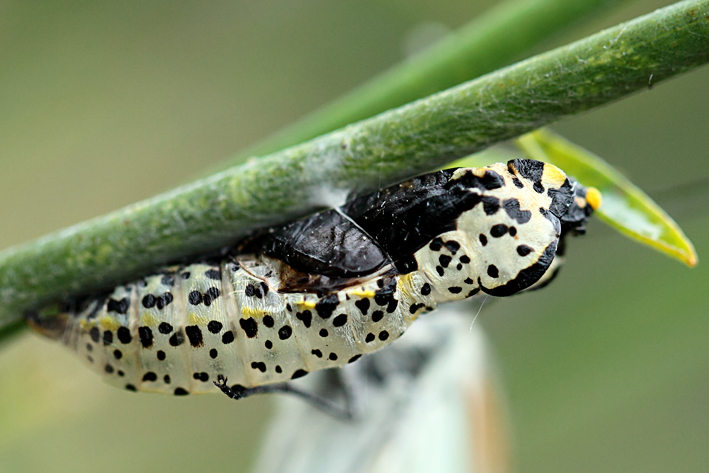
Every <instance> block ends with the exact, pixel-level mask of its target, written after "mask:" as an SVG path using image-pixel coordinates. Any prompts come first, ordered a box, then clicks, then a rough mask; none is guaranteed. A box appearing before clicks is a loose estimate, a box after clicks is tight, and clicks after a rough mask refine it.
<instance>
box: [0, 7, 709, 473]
mask: <svg viewBox="0 0 709 473" xmlns="http://www.w3.org/2000/svg"><path fill="white" fill-rule="evenodd" d="M664 4H666V3H662V2H658V3H653V2H636V3H632V4H630V6H628V7H626V8H625V9H623V10H615V11H614V12H613V13H612V14H611V15H599V16H598V18H596V19H591V20H590V21H587V22H586V23H585V24H584V25H582V26H581V25H579V26H576V27H575V28H573V29H570V30H566V32H565V33H564V34H563V35H559V36H557V37H556V38H554V40H553V41H551V40H549V41H548V42H547V43H546V44H544V45H542V46H539V48H540V50H541V49H547V48H548V47H551V46H555V45H559V44H565V43H568V42H569V41H570V40H572V39H577V38H580V37H583V36H585V35H587V34H589V33H592V32H594V31H596V30H598V29H600V28H602V27H604V26H610V25H612V24H615V23H617V22H619V21H621V20H625V19H629V18H632V17H634V16H637V15H639V14H642V13H645V12H647V11H650V10H651V9H652V8H654V7H659V6H662V5H664ZM488 6H489V5H488V4H487V3H484V2H480V3H476V4H470V3H465V2H457V1H446V2H435V3H425V2H421V3H416V4H412V3H410V2H409V3H400V2H396V1H384V2H365V3H361V2H360V3H357V4H356V5H355V4H344V5H332V4H329V3H326V2H319V1H315V2H306V3H297V4H292V3H288V2H280V1H274V2H267V3H260V4H259V5H258V7H256V6H254V5H249V4H246V3H242V2H213V3H211V4H210V5H208V6H203V5H201V6H199V7H198V6H196V5H192V4H188V3H186V2H185V3H175V2H173V3H171V4H170V5H157V4H155V5H152V4H144V3H142V2H135V3H133V4H130V3H122V4H121V5H120V6H118V5H98V4H95V5H94V4H90V3H86V2H73V3H70V4H62V5H61V6H60V5H55V4H54V3H51V2H44V3H40V4H37V3H35V4H33V5H31V6H30V5H25V4H21V3H19V2H17V3H7V4H6V5H5V6H4V7H2V8H3V15H2V17H3V20H2V21H3V28H2V31H3V32H4V33H3V37H4V41H3V46H2V47H0V57H1V58H2V61H3V64H4V67H3V73H2V74H0V97H2V103H3V107H2V110H3V111H4V113H3V114H2V115H1V116H0V117H1V118H0V130H1V131H0V136H3V140H2V143H0V160H2V165H1V166H2V170H3V173H1V174H0V192H1V193H3V194H2V200H1V201H2V202H3V203H5V205H4V206H3V210H2V212H4V214H3V219H2V221H3V222H5V223H6V224H5V225H4V226H3V232H2V234H1V235H0V247H6V246H9V245H12V244H15V243H20V242H22V241H25V240H28V239H31V238H33V237H36V236H39V235H41V234H44V233H46V232H48V231H51V230H54V229H57V228H61V227H64V226H66V225H68V224H71V223H74V222H77V221H80V220H83V219H86V218H88V217H91V216H94V215H100V214H103V213H105V212H108V211H110V210H113V209H115V208H118V207H120V206H122V205H125V204H128V203H130V202H134V201H136V200H139V199H142V198H145V197H148V196H150V195H153V194H155V193H157V192H160V191H163V190H165V189H168V188H170V187H172V186H174V185H175V184H177V183H179V182H183V181H186V180H189V179H190V178H191V177H193V176H195V175H198V174H203V173H204V172H206V170H207V169H208V168H209V167H211V166H212V165H214V164H216V163H218V162H219V161H220V159H221V158H222V157H223V156H225V155H227V154H229V153H231V152H232V151H233V150H235V149H240V148H243V147H244V146H245V145H249V144H252V143H254V142H256V141H258V139H259V138H261V137H263V136H265V135H267V134H269V133H271V132H273V131H275V130H276V129H278V128H280V127H281V126H282V125H285V124H287V123H290V122H292V121H293V120H294V119H296V118H297V117H299V116H300V115H302V114H304V113H306V112H308V111H310V110H312V109H314V108H316V106H317V105H319V104H323V103H325V102H327V101H329V100H331V99H333V98H335V97H337V96H339V95H340V94H342V93H343V92H346V91H347V90H349V89H351V88H352V87H353V86H355V85H357V84H359V83H361V82H363V81H365V80H366V79H367V78H368V77H370V76H372V75H374V74H376V73H377V72H379V71H381V70H383V69H384V68H386V67H387V66H389V65H391V64H394V63H396V62H398V61H399V60H400V59H401V58H402V57H403V55H404V54H406V51H409V50H410V48H411V43H412V40H410V38H412V37H415V36H417V34H418V33H416V32H417V31H419V32H420V31H424V29H423V28H422V26H421V25H430V24H432V22H434V23H435V24H437V25H443V26H445V27H448V28H450V29H451V30H453V29H455V28H457V27H458V26H460V25H462V24H463V23H464V22H465V20H466V19H468V18H472V17H473V16H475V15H476V14H478V13H479V12H481V11H482V10H484V9H485V8H486V7H488ZM439 29H440V28H439ZM427 34H429V33H427ZM421 36H423V35H421ZM433 36H435V35H432V37H433ZM419 37H420V36H419ZM706 74H707V70H706V69H703V70H700V71H697V72H695V73H693V74H691V75H688V76H685V77H681V78H678V79H675V80H674V81H672V82H670V83H668V84H665V85H662V86H661V87H659V88H657V89H654V90H653V91H652V92H650V93H644V94H641V95H638V96H636V97H633V98H631V99H629V100H625V101H623V102H621V103H618V104H615V105H613V106H612V107H607V108H605V109H602V110H596V111H594V112H592V113H589V114H586V115H584V116H581V117H577V118H574V119H573V120H569V121H567V122H564V123H561V124H558V125H556V126H555V129H556V130H558V131H560V132H561V133H562V134H563V135H564V136H567V137H569V138H571V139H572V140H573V141H575V142H579V143H583V144H584V145H585V146H586V147H588V148H589V149H593V150H594V151H595V152H596V153H598V154H599V155H602V156H604V157H606V158H607V159H608V160H609V161H611V162H612V163H614V164H615V165H616V166H618V167H620V168H621V169H623V170H624V171H625V172H626V174H628V175H629V176H630V177H631V178H632V180H633V181H634V182H636V183H638V184H639V185H640V187H642V188H644V189H647V190H650V191H652V190H655V189H667V188H671V187H673V186H678V185H683V184H686V183H687V182H690V181H695V180H696V179H697V177H702V176H709V169H708V168H709V164H708V163H707V161H706V160H705V159H702V158H703V157H704V156H703V155H704V153H705V150H706V149H707V144H708V143H707V140H709V136H707V134H706V130H705V128H706V126H705V125H706V123H707V120H706V119H707V110H709V107H707V101H709V96H707V95H706V94H705V93H704V89H705V88H704V87H702V86H703V85H704V84H706V79H707V77H706ZM196 157H199V159H196ZM650 193H651V194H652V192H650ZM87 196H91V198H90V199H87V198H86V197H87ZM688 200H689V203H688V204H687V205H685V206H683V209H688V210H685V212H684V213H679V214H677V215H676V216H677V218H678V219H679V220H680V223H681V224H682V226H683V227H684V228H685V230H686V231H687V233H688V234H689V236H690V237H691V238H692V240H693V241H694V242H695V244H696V245H697V248H698V251H699V253H700V254H702V252H703V249H704V248H706V247H707V244H708V243H707V240H706V234H707V232H706V230H707V224H709V216H707V214H706V212H705V211H704V209H703V208H702V206H701V205H696V203H697V202H696V201H697V198H696V197H693V196H689V199H688ZM589 234H590V235H589V236H591V235H594V234H595V235H596V237H595V238H586V239H584V240H586V241H575V242H574V247H573V249H572V252H571V254H570V257H569V262H568V263H567V268H565V270H564V272H563V273H562V277H561V278H560V280H559V281H558V282H556V283H555V284H554V285H552V286H551V287H550V288H549V289H547V290H545V291H542V292H540V293H537V294H533V295H529V296H525V297H524V298H522V299H516V300H512V301H505V302H504V303H499V304H496V305H495V306H494V307H491V308H489V309H487V308H485V309H483V312H482V313H481V315H480V320H479V321H478V322H479V323H482V324H483V325H484V326H485V328H486V329H487V332H488V333H489V336H490V337H491V339H492V341H493V346H494V347H495V350H496V352H497V355H498V358H499V360H500V367H501V372H502V373H503V377H504V379H505V384H506V387H507V389H508V392H509V399H510V409H511V418H512V425H513V426H514V429H515V432H514V438H515V447H516V448H515V451H516V464H517V465H518V466H519V468H520V470H521V471H545V472H548V471H598V470H603V471H624V472H628V471H644V472H645V471H667V470H671V471H697V470H701V466H702V465H706V464H709V460H708V459H707V452H708V451H709V449H707V448H706V447H707V446H709V434H708V433H707V430H706V428H705V426H706V425H707V421H708V420H709V409H708V408H707V407H706V406H705V403H704V402H703V400H704V399H705V398H706V393H707V387H708V386H707V376H706V366H707V363H706V362H707V361H709V360H708V358H709V350H707V349H706V347H705V345H706V343H705V341H706V334H707V329H709V322H707V321H706V309H705V308H704V301H703V300H702V295H703V293H704V292H705V291H703V288H704V287H706V283H707V281H708V280H709V274H707V272H706V270H704V269H703V268H702V267H701V266H700V267H699V268H698V269H697V270H695V271H692V272H689V271H686V270H685V269H684V268H682V267H679V265H675V264H674V263H672V262H670V261H666V260H665V259H663V258H662V257H660V256H658V255H655V254H651V253H649V252H647V251H646V250H644V249H642V248H639V247H636V246H635V245H631V244H630V243H628V242H627V241H624V240H621V239H620V238H618V237H617V236H615V235H612V234H611V233H609V232H607V231H605V230H603V229H601V227H600V226H599V225H597V224H596V225H592V226H591V228H590V230H589ZM530 308H533V309H530ZM531 310H533V312H532V311H531ZM0 380H2V381H3V382H2V383H1V384H0V386H2V387H0V399H1V400H2V402H1V403H0V410H1V411H2V412H0V419H1V420H0V468H1V469H3V470H6V471H59V468H60V467H62V466H64V467H65V469H66V470H67V471H83V470H87V469H89V468H91V469H95V468H100V469H101V470H103V471H114V470H115V471H123V470H125V469H127V468H134V469H139V470H163V469H164V470H167V469H171V470H173V471H181V470H186V469H188V468H189V469H194V468H230V469H231V470H232V471H245V470H247V469H248V466H249V464H250V463H251V462H252V461H253V457H254V454H255V453H256V452H257V447H256V446H257V445H258V444H259V442H260V437H261V433H262V432H263V429H264V425H265V422H266V416H267V411H268V400H267V399H253V400H251V399H249V400H246V401H243V402H240V403H232V402H227V401H226V400H224V399H219V397H205V398H193V399H186V400H183V399H172V398H166V397H158V396H131V395H130V394H127V393H123V392H118V391H113V390H111V389H110V388H108V387H106V386H103V385H102V384H100V383H99V382H98V380H97V379H95V378H93V377H92V376H90V375H88V374H87V373H85V370H83V367H81V366H79V363H78V362H77V361H76V360H74V359H73V358H72V357H71V354H69V353H64V352H63V351H62V350H61V347H59V346H52V345H49V344H46V343H43V342H42V341H39V340H35V339H33V338H32V337H30V336H23V338H22V339H20V340H18V341H16V342H14V343H13V345H12V346H11V347H9V348H8V349H6V350H4V351H3V353H2V356H0Z"/></svg>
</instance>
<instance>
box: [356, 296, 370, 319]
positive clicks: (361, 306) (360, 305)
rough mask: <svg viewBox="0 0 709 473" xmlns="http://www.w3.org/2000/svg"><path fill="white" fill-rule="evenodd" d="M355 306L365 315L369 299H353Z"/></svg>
mask: <svg viewBox="0 0 709 473" xmlns="http://www.w3.org/2000/svg"><path fill="white" fill-rule="evenodd" d="M354 304H355V307H357V308H358V309H359V311H360V312H362V315H367V311H368V310H369V305H370V302H369V299H360V300H357V301H355V303H354Z"/></svg>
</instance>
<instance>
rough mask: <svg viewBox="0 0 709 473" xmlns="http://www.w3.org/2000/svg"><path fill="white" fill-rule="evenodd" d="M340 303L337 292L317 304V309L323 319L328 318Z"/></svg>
mask: <svg viewBox="0 0 709 473" xmlns="http://www.w3.org/2000/svg"><path fill="white" fill-rule="evenodd" d="M339 304H340V300H339V299H338V297H337V294H329V295H327V296H325V297H323V298H322V299H320V300H319V301H318V302H317V303H316V304H315V311H316V312H317V313H318V315H319V316H320V317H321V318H323V319H328V318H330V316H331V315H332V313H333V312H334V311H335V309H336V308H337V306H338V305H339Z"/></svg>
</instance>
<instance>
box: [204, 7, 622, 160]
mask: <svg viewBox="0 0 709 473" xmlns="http://www.w3.org/2000/svg"><path fill="white" fill-rule="evenodd" d="M624 1H625V0H574V1H569V0H508V1H505V2H501V3H499V4H497V5H495V6H494V7H493V8H492V9H490V10H488V11H487V12H485V13H484V14H482V15H481V16H479V17H477V18H475V19H474V20H473V21H471V22H470V23H468V24H467V25H465V26H463V27H462V28H460V29H458V30H457V31H455V32H453V33H451V34H450V35H448V36H447V37H445V38H444V39H442V40H441V41H440V42H439V43H437V44H436V45H434V46H432V47H430V48H428V49H427V50H425V51H422V52H421V53H420V54H417V55H416V56H414V57H412V58H411V59H408V60H406V61H403V62H401V63H399V64H397V65H396V66H394V67H392V68H391V69H390V70H388V71H386V72H385V73H383V74H381V75H379V76H377V77H375V78H374V79H372V80H371V81H370V82H368V83H366V84H364V85H362V86H360V87H357V88H355V89H354V90H352V91H351V92H349V93H347V94H345V95H343V96H342V97H340V98H339V99H337V100H334V101H333V102H330V103H328V104H327V105H325V106H324V107H322V108H320V109H318V110H316V111H315V112H313V113H311V114H309V115H307V116H305V117H304V118H303V119H301V120H299V121H297V122H295V123H293V124H291V125H289V126H287V127H285V128H284V129H283V130H281V131H279V132H278V133H276V134H275V135H272V136H270V137H269V138H268V139H266V140H265V141H262V142H260V143H258V144H256V145H254V146H251V147H249V148H247V149H246V150H244V151H242V152H239V153H238V154H237V156H235V157H233V158H231V159H229V160H227V162H226V163H224V164H223V165H221V167H220V168H219V169H225V168H227V167H229V166H232V165H236V164H240V163H241V162H243V160H244V159H245V158H247V157H250V156H264V155H266V154H269V153H273V152H275V151H278V150H281V149H284V148H287V147H288V146H293V145H295V144H298V143H302V142H304V141H306V140H310V139H312V138H315V137H316V136H319V135H322V134H324V133H327V132H330V131H332V130H335V129H337V128H340V127H343V126H345V125H348V124H350V123H354V122H356V121H359V120H364V119H365V118H369V117H372V116H374V115H376V114H378V113H381V112H384V111H385V110H389V109H390V108H394V107H399V106H401V105H404V104H406V103H409V102H413V101H414V100H418V99H420V98H422V97H425V96H427V95H431V94H435V93H436V92H440V91H441V90H445V89H447V88H449V87H453V86H454V85H457V84H460V83H462V82H465V81H468V80H471V79H474V78H476V77H480V76H481V75H483V74H487V73H488V72H491V71H494V70H496V69H499V68H501V67H503V66H506V65H508V64H510V63H512V62H513V61H514V60H516V59H519V58H520V57H522V54H523V52H524V51H528V50H529V49H531V48H532V47H534V46H536V45H538V44H539V43H541V42H542V41H544V40H546V39H548V38H549V37H551V36H552V35H554V34H556V33H558V32H559V31H560V30H562V29H564V28H567V27H569V26H570V25H571V24H573V23H574V22H575V21H578V20H579V19H580V18H583V17H585V16H587V15H589V14H590V13H598V12H599V11H600V10H602V9H604V8H608V7H611V6H616V5H618V4H621V3H624ZM215 171H216V169H215Z"/></svg>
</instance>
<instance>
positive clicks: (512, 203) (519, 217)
mask: <svg viewBox="0 0 709 473" xmlns="http://www.w3.org/2000/svg"><path fill="white" fill-rule="evenodd" d="M502 206H503V207H504V209H505V212H507V215H508V216H509V217H510V218H511V219H513V220H516V221H517V223H519V224H524V223H527V222H529V221H530V220H531V218H532V212H530V211H529V210H522V209H521V208H520V206H519V200H517V199H507V200H505V201H504V202H503V203H502Z"/></svg>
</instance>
